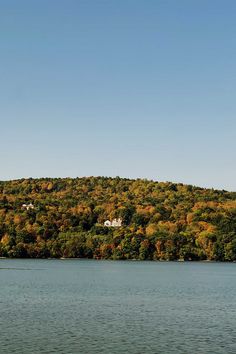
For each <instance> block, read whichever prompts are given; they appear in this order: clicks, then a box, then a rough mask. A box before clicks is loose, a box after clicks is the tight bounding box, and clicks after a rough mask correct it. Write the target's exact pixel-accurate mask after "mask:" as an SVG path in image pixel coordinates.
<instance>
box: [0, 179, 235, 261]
mask: <svg viewBox="0 0 236 354" xmlns="http://www.w3.org/2000/svg"><path fill="white" fill-rule="evenodd" d="M29 203H32V205H33V207H32V208H29V209H28V210H27V208H26V207H23V204H26V205H29ZM118 217H120V218H122V226H121V227H105V226H103V225H104V221H105V220H107V219H108V220H112V219H113V218H118ZM0 240H1V241H0V256H2V257H31V258H39V257H40V258H45V257H87V258H96V259H141V260H144V259H153V260H221V261H234V260H236V193H229V192H226V191H218V190H213V189H203V188H198V187H193V186H191V185H183V184H173V183H169V182H167V183H160V182H153V181H148V180H140V179H137V180H130V179H121V178H118V177H117V178H106V177H88V178H75V179H71V178H64V179H60V178H56V179H51V178H42V179H21V180H15V181H7V182H0Z"/></svg>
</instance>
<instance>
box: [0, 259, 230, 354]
mask: <svg viewBox="0 0 236 354" xmlns="http://www.w3.org/2000/svg"><path fill="white" fill-rule="evenodd" d="M0 284H1V286H0V317H1V321H0V346H1V347H0V352H1V353H4V354H5V353H6V354H8V353H21V354H24V353H32V354H37V353H58V354H59V353H66V354H67V353H71V354H74V353H89V354H93V353H106V354H112V353H131V354H132V353H135V354H136V353H140V354H144V353H157V354H159V353H160V354H169V353H175V354H176V353H179V354H185V353H186V354H189V353H193V354H197V353H198V354H200V353H202V354H208V353H212V354H218V353H219V354H222V353H225V354H230V353H232V354H235V353H236V264H230V263H228V264H225V263H200V262H199V263H178V262H165V263H164V262H163V263H162V262H138V261H137V262H135V261H130V262H129V261H125V262H122V261H116V262H115V261H93V260H8V259H3V260H0Z"/></svg>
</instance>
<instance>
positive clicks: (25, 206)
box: [22, 203, 34, 210]
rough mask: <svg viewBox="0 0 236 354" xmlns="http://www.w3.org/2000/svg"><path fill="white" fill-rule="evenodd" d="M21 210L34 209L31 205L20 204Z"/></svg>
mask: <svg viewBox="0 0 236 354" xmlns="http://www.w3.org/2000/svg"><path fill="white" fill-rule="evenodd" d="M22 208H23V209H26V210H30V209H34V206H33V204H32V203H29V204H22Z"/></svg>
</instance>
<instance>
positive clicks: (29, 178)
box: [0, 175, 236, 193]
mask: <svg viewBox="0 0 236 354" xmlns="http://www.w3.org/2000/svg"><path fill="white" fill-rule="evenodd" d="M85 178H108V179H109V178H111V179H116V178H119V179H124V180H125V179H127V180H130V181H136V180H140V181H147V182H154V183H172V184H177V185H184V186H192V187H196V188H201V189H207V190H210V189H213V190H215V191H217V190H218V191H222V192H229V193H234V192H236V191H234V190H226V189H218V188H213V187H205V186H199V185H195V184H191V183H183V182H176V181H161V180H156V179H149V178H145V177H137V178H130V177H124V176H98V175H97V176H96V175H91V176H76V177H71V176H64V177H55V176H54V177H50V176H41V177H21V178H15V179H6V180H0V182H15V181H21V180H31V179H32V180H40V179H46V180H47V179H48V180H50V179H85Z"/></svg>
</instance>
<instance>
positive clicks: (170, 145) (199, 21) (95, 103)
mask: <svg viewBox="0 0 236 354" xmlns="http://www.w3.org/2000/svg"><path fill="white" fill-rule="evenodd" d="M235 13H236V1H234V0H220V1H219V0H214V1H212V0H179V1H176V0H40V1H39V0H21V1H19V0H0V180H9V179H18V178H26V177H66V176H70V177H77V176H78V177H83V176H112V177H113V176H121V177H127V178H147V179H152V180H156V181H172V182H181V183H187V184H194V185H198V186H202V187H210V188H218V189H226V190H232V191H236V163H235V157H236V156H235V155H236V95H235V94H236V21H235Z"/></svg>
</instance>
